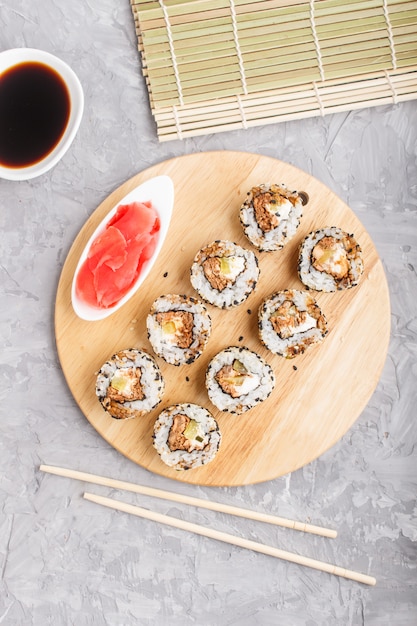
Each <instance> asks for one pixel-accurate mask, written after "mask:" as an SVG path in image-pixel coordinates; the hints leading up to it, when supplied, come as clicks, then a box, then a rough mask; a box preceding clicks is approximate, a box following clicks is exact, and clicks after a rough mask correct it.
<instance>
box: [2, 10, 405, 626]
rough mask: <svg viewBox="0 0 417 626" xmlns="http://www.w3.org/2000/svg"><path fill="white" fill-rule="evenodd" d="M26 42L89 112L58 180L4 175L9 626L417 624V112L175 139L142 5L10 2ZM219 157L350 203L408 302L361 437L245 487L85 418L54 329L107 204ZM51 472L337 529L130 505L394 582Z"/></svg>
mask: <svg viewBox="0 0 417 626" xmlns="http://www.w3.org/2000/svg"><path fill="white" fill-rule="evenodd" d="M20 46H29V47H38V48H43V49H45V50H47V51H50V52H52V53H55V54H57V55H58V56H60V57H61V58H62V59H64V60H65V61H66V62H68V63H69V64H70V65H71V66H72V67H73V69H74V70H75V71H76V72H77V74H78V75H79V77H80V79H81V82H82V84H83V87H84V91H85V99H86V106H85V113H84V117H83V121H82V125H81V128H80V131H79V133H78V135H77V138H76V140H75V142H74V144H73V146H72V147H71V149H70V151H69V152H68V153H67V155H66V156H65V157H64V159H63V160H62V161H61V162H60V163H59V164H58V165H57V166H56V167H55V169H53V170H52V171H51V172H49V173H48V174H46V175H44V176H42V177H41V178H38V179H35V180H33V181H28V182H8V181H0V207H1V208H0V228H1V238H0V259H1V260H0V264H1V265H0V276H1V283H0V288H1V292H0V296H1V312H0V328H1V335H0V336H1V346H2V349H1V355H0V376H1V387H0V394H1V403H0V411H1V419H0V467H1V490H0V504H1V508H0V571H1V582H0V624H2V625H7V626H14V625H19V626H20V625H25V626H26V625H31V624H35V625H36V626H44V625H47V624H53V625H54V626H56V625H58V626H60V625H72V624H76V625H77V626H85V625H93V624H94V625H99V626H101V625H107V624H108V625H111V626H113V625H126V626H130V625H133V624H141V625H142V624H143V625H155V624H156V625H157V626H159V625H161V626H165V625H169V626H177V625H180V624H181V625H188V624H190V625H194V624H196V625H199V626H200V625H201V626H206V625H207V626H211V625H213V626H214V625H216V626H217V625H218V626H229V625H238V626H252V625H254V624H258V625H260V626H269V625H271V626H272V625H274V626H275V625H276V624H279V625H281V624H282V625H285V626H287V625H290V626H304V625H306V626H316V625H318V626H321V625H326V626H333V625H345V624H349V625H350V624H355V625H356V624H365V625H366V626H381V625H384V624H389V625H393V626H411V625H414V624H416V623H417V593H416V587H417V580H416V578H417V572H416V540H417V525H416V504H415V497H416V484H417V462H416V449H417V448H416V440H417V436H416V435H417V420H416V409H415V401H416V392H415V388H416V369H417V360H416V348H417V344H416V337H417V318H416V302H417V281H416V271H415V268H416V267H417V256H416V255H417V241H416V238H417V229H416V226H417V224H416V221H417V210H416V209H417V206H416V205H417V164H416V136H417V104H416V103H415V102H408V103H403V104H399V105H393V106H384V107H377V108H374V109H364V110H360V111H355V112H351V113H341V114H338V115H334V116H329V117H325V118H315V119H310V120H306V121H297V122H293V123H285V124H281V125H275V126H268V127H263V128H259V129H252V130H249V131H242V132H230V133H227V134H220V135H212V136H207V137H201V138H198V139H189V140H186V141H184V142H180V141H175V142H170V143H165V144H159V143H158V141H157V139H156V131H155V128H154V125H153V121H152V118H151V115H150V110H149V105H148V100H147V93H146V90H145V86H144V82H143V80H142V77H141V74H140V60H139V56H138V53H137V50H136V39H135V33H134V26H133V19H132V15H131V10H130V6H129V2H128V0H118V1H116V0H100V2H99V1H98V0H73V1H72V2H62V1H61V2H59V1H58V0H42V2H28V1H27V0H26V1H25V0H6V2H5V1H4V0H1V1H0V48H1V49H2V50H3V49H7V48H11V47H20ZM215 149H239V150H246V151H251V152H257V153H261V154H265V155H268V156H272V157H277V158H279V159H281V160H284V161H287V162H289V163H292V164H293V165H296V166H297V167H299V168H301V169H303V170H305V171H307V172H309V173H310V174H312V175H313V176H315V177H317V178H318V179H320V180H321V181H322V182H323V183H325V184H326V185H327V186H328V187H330V188H331V189H332V190H333V191H334V192H336V193H337V194H338V195H339V196H340V197H342V198H343V199H344V200H345V201H346V202H347V203H348V204H349V205H350V206H351V208H352V209H353V210H354V211H355V213H356V214H357V215H358V217H359V218H360V219H361V220H362V222H363V223H364V224H365V226H366V228H367V229H368V231H369V233H370V234H371V236H372V238H373V240H374V242H375V245H376V247H377V249H378V251H379V253H380V255H381V258H382V260H383V264H384V267H385V270H386V274H387V277H388V282H389V287H390V293H391V299H392V333H391V342H390V347H389V354H388V358H387V361H386V365H385V368H384V370H383V373H382V377H381V380H380V382H379V385H378V387H377V389H376V391H375V393H374V395H373V397H372V398H371V400H370V402H369V404H368V406H367V407H366V409H365V410H364V412H363V414H362V415H361V416H360V417H359V419H358V420H357V422H356V423H355V425H354V426H353V427H352V428H351V430H350V431H349V432H348V433H347V434H346V435H345V436H344V437H343V439H342V440H341V441H340V442H339V443H338V444H337V445H335V446H334V447H333V448H332V449H331V450H329V451H328V452H327V453H326V454H324V455H323V456H322V457H321V458H319V459H318V460H316V461H314V462H313V463H311V464H310V465H308V466H307V467H304V468H303V469H300V470H299V471H297V472H294V473H293V474H292V475H289V476H284V477H282V478H279V479H277V480H274V481H270V482H266V483H262V484H259V485H256V486H247V487H240V488H229V489H227V488H225V489H214V488H212V489H210V488H199V487H194V486H191V485H184V484H178V483H174V482H172V481H169V480H168V479H164V478H162V477H158V476H153V475H152V474H150V473H149V472H147V471H145V470H143V469H142V468H140V467H138V466H136V465H134V464H133V463H131V462H130V461H128V460H127V459H125V458H124V457H123V456H121V455H120V454H118V453H117V452H116V451H115V450H113V449H112V448H111V447H109V445H107V444H106V443H105V441H103V440H102V439H101V438H100V436H99V435H98V434H97V433H96V432H95V431H94V429H93V428H92V427H91V426H90V425H89V423H88V422H87V420H86V419H85V417H84V416H83V415H82V414H81V413H80V411H79V409H78V408H77V406H76V405H75V402H74V400H73V398H72V396H71V394H70V392H69V390H68V388H67V385H66V383H65V380H64V378H63V375H62V372H61V369H60V366H59V362H58V359H57V354H56V349H55V341H54V330H53V310H54V300H55V293H56V288H57V282H58V279H59V275H60V271H61V268H62V265H63V262H64V260H65V258H66V255H67V253H68V250H69V248H70V246H71V244H72V242H73V240H74V237H75V236H76V235H77V233H78V231H79V229H80V228H81V226H82V225H83V224H84V222H85V220H86V218H87V217H88V216H89V215H90V214H91V213H92V212H93V211H94V209H95V208H96V207H97V206H98V204H99V203H100V202H101V201H102V200H103V199H104V198H105V197H106V196H107V195H108V194H109V193H110V192H111V191H112V190H114V189H115V188H116V187H118V186H119V185H120V184H121V183H122V182H124V181H125V180H126V179H128V178H129V177H131V176H132V175H134V174H135V173H137V172H138V171H141V170H143V169H145V168H147V167H148V166H150V165H152V164H155V163H158V162H160V161H163V160H165V159H167V158H171V157H174V156H178V155H183V154H188V153H191V152H195V151H205V150H215ZM40 463H50V464H56V465H63V466H69V467H74V468H78V469H82V470H86V471H92V472H96V473H102V474H107V475H108V474H111V475H113V476H114V477H119V478H122V479H125V480H132V481H136V482H139V483H144V484H147V485H154V486H159V487H162V488H167V489H177V490H178V491H181V492H183V493H186V494H191V495H196V496H200V497H203V498H208V499H217V500H219V501H221V502H225V503H231V504H238V505H242V506H246V507H252V508H255V509H259V510H266V511H269V512H272V513H275V514H278V515H281V516H285V517H291V518H295V519H300V520H311V521H312V522H313V523H317V524H323V525H328V526H334V527H336V528H338V529H339V537H338V538H337V539H336V540H333V541H332V540H326V539H323V538H319V537H316V538H315V537H311V536H304V535H303V534H301V533H296V532H292V531H288V530H285V529H278V528H274V527H269V526H267V525H263V524H255V523H250V522H247V521H245V520H240V519H237V518H236V519H233V518H230V517H227V516H225V515H221V514H216V513H210V512H204V511H203V510H188V509H187V508H185V507H182V506H180V505H174V504H169V503H166V502H164V501H156V502H150V501H149V500H148V499H146V498H139V497H138V496H137V497H135V496H133V495H130V496H129V495H126V496H124V497H125V499H126V500H128V501H131V502H134V503H140V502H143V503H144V506H150V507H153V508H155V509H156V510H158V511H160V512H163V513H168V514H171V515H178V516H180V517H183V518H184V519H188V520H191V521H196V522H199V523H202V524H206V525H212V526H214V527H216V528H219V529H223V530H225V531H226V532H231V533H235V534H241V535H244V536H247V537H250V538H254V539H256V540H258V541H261V542H264V543H268V544H272V545H276V546H279V547H282V548H284V549H287V550H290V551H295V552H300V553H301V554H306V555H309V556H312V557H314V558H318V559H321V560H327V561H330V562H332V563H338V564H340V565H342V566H345V567H348V568H351V569H356V570H358V571H364V572H368V573H371V574H373V575H374V576H376V578H377V581H378V582H377V586H376V587H373V588H371V587H366V586H363V585H360V584H358V583H354V582H351V581H347V580H343V579H340V578H337V577H335V576H330V575H327V574H324V573H321V572H316V571H314V570H311V569H307V568H302V567H299V566H297V565H293V564H289V563H285V562H283V561H278V560H276V559H273V558H271V557H266V556H262V555H259V554H255V553H252V552H249V551H246V550H243V549H239V548H234V547H231V546H227V545H226V544H221V543H217V542H215V541H212V540H209V539H205V538H202V537H197V536H193V535H188V534H186V533H184V532H183V531H179V530H178V531H177V530H174V529H169V528H167V527H161V526H159V525H156V524H155V523H153V522H146V521H142V520H140V519H137V518H132V517H129V516H127V515H124V514H120V513H117V512H112V511H110V510H105V509H102V508H101V507H99V506H97V505H94V504H93V503H89V502H86V501H84V500H83V499H82V497H81V495H82V492H83V491H84V488H85V485H83V484H81V483H76V482H71V481H69V480H66V479H62V478H56V477H52V476H47V475H40V473H39V472H38V469H37V468H38V466H39V464H40ZM92 490H95V491H97V492H99V493H102V494H110V493H111V491H110V490H106V489H104V488H98V487H97V488H92Z"/></svg>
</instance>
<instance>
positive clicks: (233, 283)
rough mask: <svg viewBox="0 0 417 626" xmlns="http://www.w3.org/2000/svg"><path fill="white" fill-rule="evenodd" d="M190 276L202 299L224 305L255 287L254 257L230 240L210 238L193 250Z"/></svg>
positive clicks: (256, 269) (231, 304) (233, 303)
mask: <svg viewBox="0 0 417 626" xmlns="http://www.w3.org/2000/svg"><path fill="white" fill-rule="evenodd" d="M190 278H191V284H192V286H193V287H194V289H195V290H196V291H197V293H198V294H199V295H200V297H201V298H203V300H205V301H206V302H209V303H210V304H213V305H214V306H217V307H219V308H222V309H228V308H231V307H234V306H237V305H239V304H241V303H242V302H244V301H245V300H246V298H247V297H248V296H249V294H250V293H251V292H252V291H253V290H254V289H255V287H256V283H257V282H258V278H259V267H258V260H257V258H256V256H255V255H254V254H253V252H252V251H250V250H245V249H244V248H242V247H241V246H238V245H237V244H235V243H233V242H232V241H219V240H218V241H214V242H213V243H211V244H209V245H207V246H205V247H204V248H202V249H201V250H199V252H198V253H197V254H196V256H195V259H194V262H193V264H192V267H191V277H190Z"/></svg>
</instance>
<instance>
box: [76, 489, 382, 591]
mask: <svg viewBox="0 0 417 626" xmlns="http://www.w3.org/2000/svg"><path fill="white" fill-rule="evenodd" d="M84 498H85V499H86V500H89V501H90V502H95V503H96V504H101V505H102V506H106V507H108V508H111V509H115V510H117V511H122V512H124V513H129V514H131V515H136V516H137V517H142V518H144V519H148V520H151V521H154V522H157V523H159V524H165V525H168V526H172V527H174V528H178V529H180V530H185V531H188V532H192V533H195V534H197V535H201V536H203V537H208V538H210V539H215V540H217V541H222V542H225V543H228V544H232V545H235V546H238V547H240V548H246V549H247V550H253V551H255V552H260V553H261V554H266V555H268V556H273V557H275V558H278V559H282V560H285V561H290V562H291V563H296V564H297V565H302V566H304V567H310V568H313V569H316V570H320V571H322V572H327V573H328V574H333V575H335V576H340V577H342V578H347V579H349V580H354V581H356V582H360V583H363V584H364V585H375V584H376V579H375V578H374V577H373V576H369V575H368V574H361V573H359V572H354V571H352V570H348V569H345V568H343V567H340V566H338V565H332V564H331V563H325V562H324V561H318V560H316V559H311V558H309V557H305V556H301V555H299V554H295V553H293V552H287V551H285V550H281V549H279V548H274V547H272V546H268V545H265V544H263V543H258V542H257V541H252V540H250V539H245V538H243V537H238V536H235V535H231V534H229V533H225V532H221V531H219V530H215V529H213V528H209V527H207V526H200V525H199V524H194V523H192V522H187V521H185V520H182V519H178V518H176V517H170V516H168V515H162V514H161V513H156V512H154V511H149V510H148V509H143V508H141V507H138V506H134V505H132V504H128V503H126V502H121V501H120V500H113V499H112V498H105V497H103V496H98V495H95V494H92V493H88V492H86V493H84Z"/></svg>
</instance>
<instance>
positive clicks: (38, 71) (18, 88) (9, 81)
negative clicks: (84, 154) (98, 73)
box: [0, 48, 84, 180]
mask: <svg viewBox="0 0 417 626" xmlns="http://www.w3.org/2000/svg"><path fill="white" fill-rule="evenodd" d="M83 110H84V94H83V90H82V87H81V83H80V81H79V79H78V77H77V76H76V74H75V73H74V71H73V70H72V69H71V68H70V67H69V66H68V65H67V64H66V63H65V62H64V61H62V60H61V59H59V58H58V57H56V56H54V55H53V54H50V53H49V52H45V51H43V50H36V49H34V48H14V49H12V50H6V51H4V52H1V53H0V178H6V179H8V180H28V179H31V178H35V177H36V176H41V175H42V174H44V173H45V172H47V171H48V170H50V169H51V168H52V167H54V166H55V165H56V164H57V163H58V161H59V160H60V159H61V158H62V157H63V156H64V154H65V153H66V151H67V150H68V148H69V147H70V145H71V143H72V141H73V139H74V137H75V135H76V133H77V131H78V128H79V125H80V122H81V118H82V114H83Z"/></svg>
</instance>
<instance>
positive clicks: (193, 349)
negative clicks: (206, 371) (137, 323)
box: [146, 294, 211, 365]
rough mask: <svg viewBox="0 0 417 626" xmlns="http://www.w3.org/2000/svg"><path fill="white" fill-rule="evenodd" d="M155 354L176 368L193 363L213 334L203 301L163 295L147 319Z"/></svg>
mask: <svg viewBox="0 0 417 626" xmlns="http://www.w3.org/2000/svg"><path fill="white" fill-rule="evenodd" d="M146 326H147V330H148V338H149V341H150V343H151V344H152V347H153V349H154V351H155V353H156V354H157V355H158V356H160V357H162V358H163V359H164V360H165V361H166V362H167V363H170V364H172V365H183V364H187V365H188V364H190V363H193V362H194V361H195V360H196V359H197V358H198V357H199V356H200V355H201V354H202V352H203V350H204V348H205V347H206V345H207V342H208V339H209V337H210V333H211V319H210V316H209V313H208V311H207V308H206V307H205V306H204V304H203V303H202V302H200V301H199V300H196V299H195V298H192V297H189V296H186V295H177V294H169V295H166V296H160V297H159V298H157V299H156V300H155V302H154V303H153V305H152V307H151V310H150V312H149V314H148V316H147V318H146Z"/></svg>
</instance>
